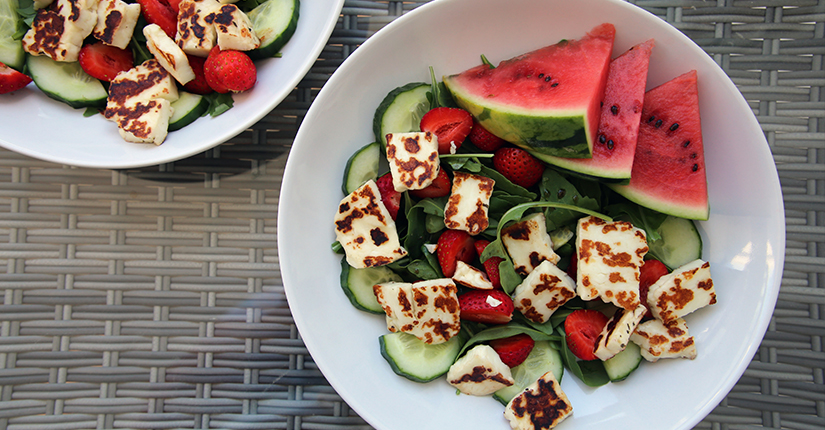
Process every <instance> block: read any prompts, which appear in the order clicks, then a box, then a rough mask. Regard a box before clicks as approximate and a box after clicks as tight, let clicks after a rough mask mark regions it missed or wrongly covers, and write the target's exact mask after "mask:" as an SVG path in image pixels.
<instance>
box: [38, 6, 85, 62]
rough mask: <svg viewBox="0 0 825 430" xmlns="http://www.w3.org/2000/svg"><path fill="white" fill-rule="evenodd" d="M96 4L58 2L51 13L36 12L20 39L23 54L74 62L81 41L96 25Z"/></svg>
mask: <svg viewBox="0 0 825 430" xmlns="http://www.w3.org/2000/svg"><path fill="white" fill-rule="evenodd" d="M97 5H98V0H57V5H56V6H55V7H54V8H50V9H38V10H37V13H36V14H35V17H34V20H33V21H32V24H31V28H29V30H28V31H26V34H25V35H24V36H23V41H22V43H23V50H25V51H26V52H28V53H29V54H31V55H46V56H48V57H50V58H51V59H53V60H55V61H65V62H73V61H77V59H78V54H79V53H80V48H81V47H82V46H83V39H85V38H86V37H87V36H88V35H90V34H91V33H92V30H93V29H94V27H95V24H97Z"/></svg>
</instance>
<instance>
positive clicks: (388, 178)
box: [375, 173, 401, 220]
mask: <svg viewBox="0 0 825 430" xmlns="http://www.w3.org/2000/svg"><path fill="white" fill-rule="evenodd" d="M375 185H378V191H380V192H381V202H382V203H384V206H386V207H387V210H388V211H389V212H390V216H392V219H393V220H395V219H396V218H397V217H398V210H399V209H400V208H401V193H399V192H398V191H395V187H394V186H393V185H392V174H391V173H385V174H383V175H382V176H381V177H379V178H378V179H376V180H375Z"/></svg>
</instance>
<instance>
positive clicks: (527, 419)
mask: <svg viewBox="0 0 825 430" xmlns="http://www.w3.org/2000/svg"><path fill="white" fill-rule="evenodd" d="M572 413H573V405H572V404H571V403H570V400H569V399H568V398H567V395H566V394H564V391H562V389H561V385H560V384H559V381H558V380H556V377H555V376H554V375H553V372H547V373H545V374H544V375H542V376H541V377H540V378H539V379H538V380H537V381H536V382H534V383H532V384H531V385H529V386H528V387H527V388H526V389H524V391H522V392H521V394H519V395H517V396H516V397H513V399H512V400H510V402H509V403H508V404H507V407H506V408H504V417H505V418H507V419H508V420H509V421H510V428H512V429H513V430H539V429H541V430H546V429H551V428H553V427H555V426H557V425H559V423H561V422H562V421H564V419H565V418H567V417H568V416H570V414H572Z"/></svg>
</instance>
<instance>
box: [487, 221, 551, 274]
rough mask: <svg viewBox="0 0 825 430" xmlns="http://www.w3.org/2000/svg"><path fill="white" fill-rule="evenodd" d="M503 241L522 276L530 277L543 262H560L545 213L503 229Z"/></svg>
mask: <svg viewBox="0 0 825 430" xmlns="http://www.w3.org/2000/svg"><path fill="white" fill-rule="evenodd" d="M501 241H502V243H503V244H504V247H505V248H506V249H507V254H509V255H510V259H512V260H513V265H514V266H515V270H516V272H517V273H518V274H520V275H522V276H527V275H529V274H530V272H532V271H533V269H535V268H536V267H538V265H539V264H541V262H542V261H545V260H548V261H550V262H551V263H553V264H556V263H558V262H559V260H560V257H559V256H558V254H556V252H555V251H553V241H552V240H551V239H550V235H549V234H548V233H547V219H546V218H545V216H544V212H536V213H534V214H531V215H528V216H526V217H524V219H522V220H521V221H519V222H517V223H515V224H511V225H508V226H507V227H505V228H503V229H502V230H501Z"/></svg>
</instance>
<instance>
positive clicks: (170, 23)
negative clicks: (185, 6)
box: [137, 0, 180, 39]
mask: <svg viewBox="0 0 825 430" xmlns="http://www.w3.org/2000/svg"><path fill="white" fill-rule="evenodd" d="M137 2H138V4H140V12H141V13H142V14H143V17H144V18H146V21H147V22H148V23H149V24H157V25H158V26H159V27H160V28H161V29H163V32H164V33H166V34H167V35H169V37H171V38H172V39H174V38H175V34H177V32H178V12H177V11H176V10H175V9H174V7H173V6H171V5H170V4H169V3H168V1H165V0H137ZM179 4H180V2H178V5H179Z"/></svg>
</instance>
